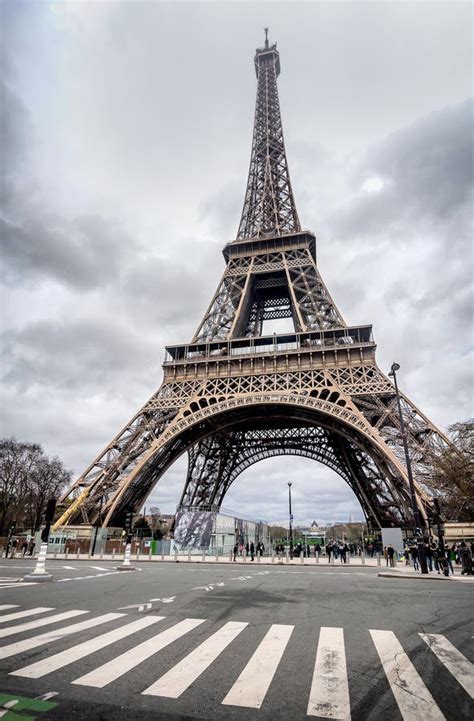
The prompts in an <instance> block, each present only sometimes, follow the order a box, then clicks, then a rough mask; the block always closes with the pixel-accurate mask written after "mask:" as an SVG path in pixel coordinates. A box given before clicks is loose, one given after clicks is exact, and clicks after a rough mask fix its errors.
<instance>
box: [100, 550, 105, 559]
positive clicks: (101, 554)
mask: <svg viewBox="0 0 474 721" xmlns="http://www.w3.org/2000/svg"><path fill="white" fill-rule="evenodd" d="M103 557H104V549H102V551H101V552H100V556H99V560H100V561H102V559H103Z"/></svg>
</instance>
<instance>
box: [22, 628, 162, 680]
mask: <svg viewBox="0 0 474 721" xmlns="http://www.w3.org/2000/svg"><path fill="white" fill-rule="evenodd" d="M163 618H164V616H147V617H146V618H139V619H138V621H132V623H127V624H126V625H125V626H120V627H119V628H115V629H114V630H113V631H108V633H104V634H102V635H101V636H96V638H93V639H92V640H90V641H85V642H84V643H80V644H78V645H77V646H73V647H72V648H68V649H66V650H65V651H60V652H59V653H56V654H54V656H48V658H45V659H44V660H43V661H37V662H36V663H32V664H31V665H30V666H25V667H24V668H20V669H18V671H12V672H11V674H10V675H12V676H25V677H26V678H41V676H46V674H48V673H51V672H52V671H57V670H58V669H59V668H63V667H64V666H67V665H68V664H70V663H74V661H78V660H79V659H81V658H84V657H85V656H89V655H90V654H91V653H94V652H95V651H100V650H101V649H102V648H105V647H106V646H110V644H111V643H115V642H116V641H120V640H121V639H122V638H126V637H127V636H130V635H131V634H132V633H136V632H137V631H141V630H142V629H143V628H147V626H151V625H152V624H153V623H157V622H158V621H161V620H162V619H163Z"/></svg>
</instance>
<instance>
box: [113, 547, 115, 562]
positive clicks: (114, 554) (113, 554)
mask: <svg viewBox="0 0 474 721" xmlns="http://www.w3.org/2000/svg"><path fill="white" fill-rule="evenodd" d="M112 561H115V548H112Z"/></svg>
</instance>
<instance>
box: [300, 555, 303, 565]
mask: <svg viewBox="0 0 474 721" xmlns="http://www.w3.org/2000/svg"><path fill="white" fill-rule="evenodd" d="M300 562H301V563H304V555H303V554H301V556H300Z"/></svg>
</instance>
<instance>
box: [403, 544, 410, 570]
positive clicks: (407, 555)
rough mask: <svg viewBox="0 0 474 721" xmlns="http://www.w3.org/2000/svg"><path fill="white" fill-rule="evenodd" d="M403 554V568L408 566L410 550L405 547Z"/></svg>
mask: <svg viewBox="0 0 474 721" xmlns="http://www.w3.org/2000/svg"><path fill="white" fill-rule="evenodd" d="M404 554H405V566H409V565H410V549H409V548H408V546H405V549H404Z"/></svg>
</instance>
